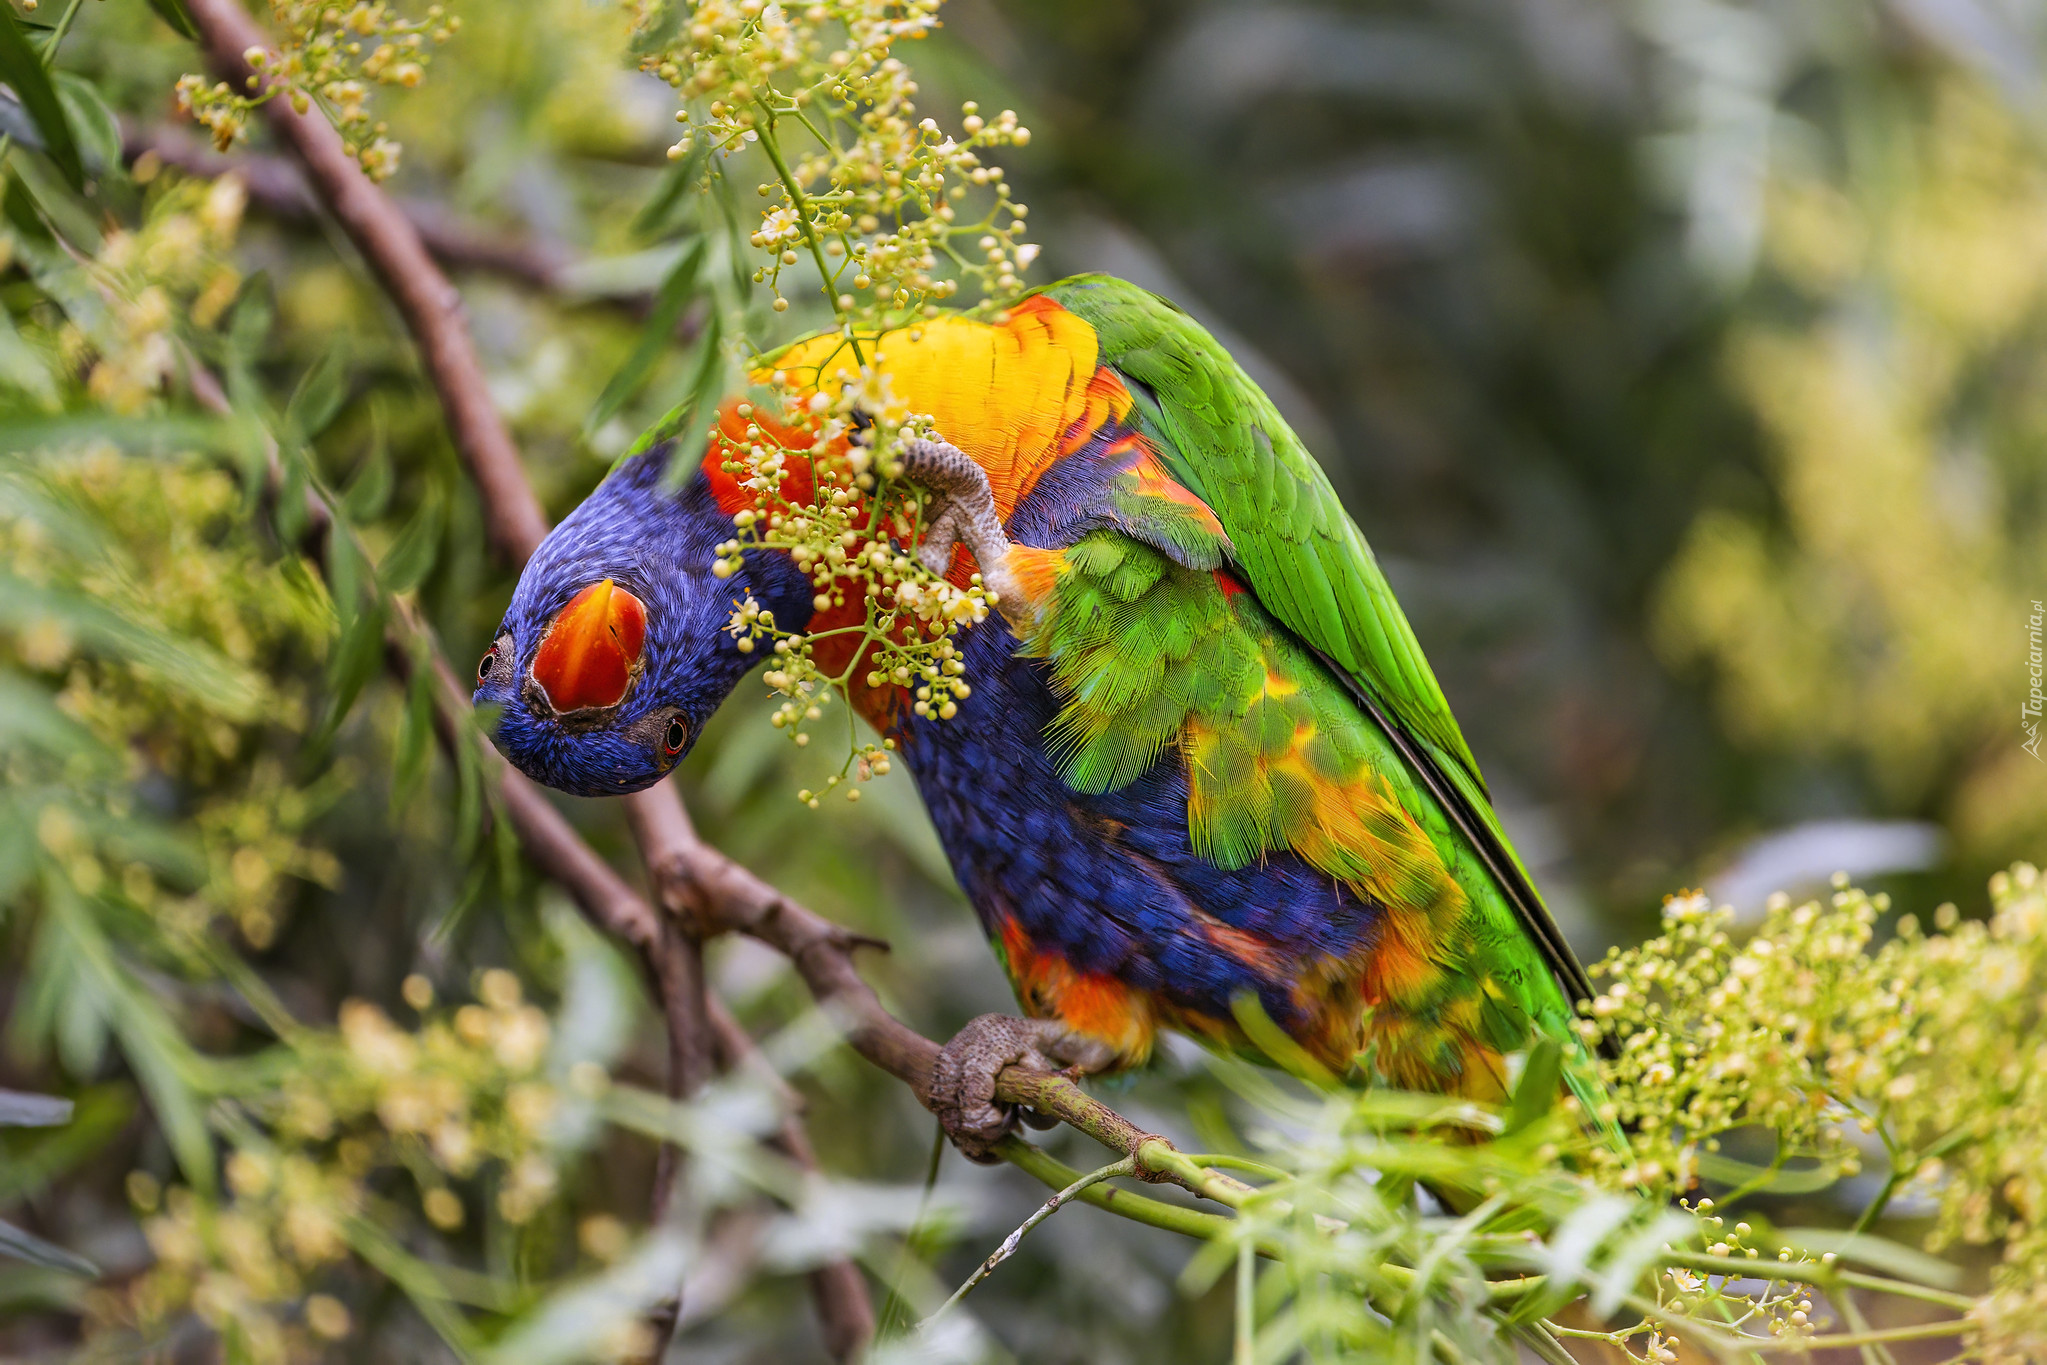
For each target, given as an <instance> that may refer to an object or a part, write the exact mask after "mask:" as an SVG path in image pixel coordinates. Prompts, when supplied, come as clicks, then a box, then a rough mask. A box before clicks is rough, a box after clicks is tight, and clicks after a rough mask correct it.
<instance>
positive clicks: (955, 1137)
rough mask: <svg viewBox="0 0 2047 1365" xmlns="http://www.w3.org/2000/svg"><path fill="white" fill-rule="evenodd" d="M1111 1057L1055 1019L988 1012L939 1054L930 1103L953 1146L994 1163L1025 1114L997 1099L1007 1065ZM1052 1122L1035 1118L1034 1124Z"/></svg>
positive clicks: (1095, 1062)
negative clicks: (997, 1087)
mask: <svg viewBox="0 0 2047 1365" xmlns="http://www.w3.org/2000/svg"><path fill="white" fill-rule="evenodd" d="M1108 1060H1109V1059H1108V1055H1107V1049H1105V1048H1103V1047H1102V1046H1101V1045H1100V1044H1098V1043H1093V1042H1090V1041H1088V1040H1086V1039H1083V1038H1080V1037H1078V1036H1077V1035H1075V1034H1073V1033H1072V1032H1070V1031H1069V1030H1068V1029H1067V1028H1066V1026H1065V1025H1064V1024H1061V1023H1058V1022H1056V1021H1054V1020H1050V1019H1016V1018H1012V1017H1011V1016H1009V1015H1006V1014H984V1015H981V1016H980V1017H978V1018H976V1019H972V1020H969V1021H968V1023H967V1026H966V1027H965V1028H963V1029H961V1030H960V1031H959V1032H958V1033H957V1034H956V1035H954V1037H953V1040H952V1041H951V1042H949V1043H947V1044H946V1045H945V1047H944V1049H943V1050H942V1051H941V1052H940V1053H939V1054H938V1061H937V1064H936V1065H934V1066H933V1067H932V1069H931V1107H932V1109H933V1110H934V1111H935V1112H936V1113H937V1115H938V1121H939V1123H940V1124H941V1125H943V1126H944V1128H945V1133H946V1136H947V1137H949V1138H951V1139H952V1144H953V1146H955V1147H957V1148H959V1149H960V1151H961V1152H962V1153H963V1154H964V1155H965V1156H966V1157H967V1159H968V1160H970V1161H976V1162H979V1163H980V1164H982V1165H984V1166H988V1165H993V1164H994V1163H995V1162H996V1161H997V1160H998V1158H997V1157H996V1156H995V1154H994V1149H995V1147H996V1144H998V1143H1000V1142H1001V1141H1002V1139H1004V1138H1005V1137H1008V1136H1009V1135H1010V1134H1011V1133H1013V1132H1015V1131H1016V1126H1017V1123H1018V1120H1019V1117H1020V1114H1021V1111H1020V1109H1019V1107H1018V1106H1016V1105H1008V1104H997V1103H996V1102H995V1078H996V1077H997V1076H999V1075H1001V1074H1002V1069H1003V1068H1004V1067H1008V1066H1019V1065H1021V1066H1029V1067H1036V1068H1038V1069H1039V1070H1041V1071H1057V1070H1058V1069H1059V1068H1061V1067H1062V1066H1078V1067H1080V1068H1081V1069H1083V1070H1086V1071H1097V1070H1100V1069H1101V1068H1102V1067H1103V1066H1104V1065H1106V1063H1107V1062H1108ZM1029 1117H1030V1118H1031V1119H1032V1120H1036V1118H1037V1116H1036V1115H1031V1116H1029ZM1049 1123H1050V1121H1049V1120H1048V1121H1044V1122H1042V1123H1041V1122H1036V1121H1034V1122H1032V1126H1033V1127H1040V1126H1049Z"/></svg>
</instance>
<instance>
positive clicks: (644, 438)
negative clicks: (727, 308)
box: [612, 312, 725, 491]
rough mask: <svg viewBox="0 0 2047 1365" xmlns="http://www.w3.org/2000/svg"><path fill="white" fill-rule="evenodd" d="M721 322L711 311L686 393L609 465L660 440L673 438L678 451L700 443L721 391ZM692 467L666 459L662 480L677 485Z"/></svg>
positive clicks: (708, 425)
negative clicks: (665, 468)
mask: <svg viewBox="0 0 2047 1365" xmlns="http://www.w3.org/2000/svg"><path fill="white" fill-rule="evenodd" d="M723 339H724V324H723V322H722V321H721V320H720V318H719V316H718V314H717V313H716V312H713V313H712V314H711V317H710V320H709V321H708V322H706V323H705V324H704V334H703V336H702V337H700V338H698V340H697V347H698V351H697V367H696V372H695V373H694V374H693V375H692V376H691V377H690V382H689V389H688V392H687V393H685V394H684V395H683V399H682V401H681V402H680V403H677V404H676V405H675V406H674V407H672V408H670V409H669V410H668V411H667V412H666V413H664V414H662V417H661V420H660V421H658V422H656V423H655V424H654V425H653V426H651V427H648V428H647V429H646V430H645V431H644V432H641V433H640V437H639V439H638V440H636V441H634V442H633V443H632V444H631V445H630V446H628V447H626V450H625V453H624V454H622V455H620V456H619V457H618V460H617V461H615V462H614V463H613V464H612V468H614V469H616V468H617V467H618V466H619V465H620V464H623V463H624V462H625V461H626V460H628V459H631V458H632V457H633V456H634V455H637V454H639V453H640V452H641V451H643V450H647V449H649V448H651V447H653V446H655V445H658V444H660V443H661V442H662V441H667V440H674V441H676V442H677V443H678V445H677V449H678V450H685V451H686V450H691V449H694V448H696V447H698V446H701V445H702V444H703V439H704V434H705V433H706V432H707V431H708V430H709V428H710V425H711V420H712V417H713V416H714V414H715V413H716V412H717V410H718V409H717V405H718V397H719V395H720V394H722V393H723V392H724V391H725V349H724V346H723V345H722V344H721V343H722V341H723ZM695 468H696V462H695V461H694V460H689V459H683V460H670V461H669V462H668V472H667V474H666V476H665V482H666V483H667V484H668V485H670V486H671V491H672V489H673V488H680V487H681V486H682V482H683V480H684V479H687V478H688V477H689V475H690V472H691V471H692V470H694V469H695Z"/></svg>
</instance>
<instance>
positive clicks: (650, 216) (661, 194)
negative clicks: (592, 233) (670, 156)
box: [631, 140, 711, 241]
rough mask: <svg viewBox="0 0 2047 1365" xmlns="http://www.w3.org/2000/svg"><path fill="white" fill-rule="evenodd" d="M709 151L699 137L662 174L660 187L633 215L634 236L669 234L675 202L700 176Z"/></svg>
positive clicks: (643, 238)
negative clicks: (686, 151)
mask: <svg viewBox="0 0 2047 1365" xmlns="http://www.w3.org/2000/svg"><path fill="white" fill-rule="evenodd" d="M710 155H711V148H710V144H709V143H708V142H707V141H703V140H699V143H698V145H697V146H696V147H695V148H693V149H691V151H690V154H689V155H688V156H686V157H684V158H683V159H682V160H680V161H678V162H676V163H675V164H674V165H673V166H670V167H669V168H668V172H667V174H665V175H663V176H662V177H661V184H660V187H659V188H657V189H656V190H655V191H654V197H653V198H651V199H649V200H648V201H647V202H646V203H645V204H644V205H643V206H642V207H641V208H640V211H639V212H638V213H636V214H634V215H633V222H632V228H631V231H632V235H633V236H634V237H637V238H638V239H640V240H641V241H654V240H658V239H659V238H661V237H664V236H666V235H667V234H668V231H669V220H670V219H671V217H672V216H674V213H675V206H676V205H677V204H679V203H681V202H682V197H683V195H684V194H686V193H687V192H688V191H689V188H690V187H691V186H692V185H694V184H696V183H697V181H698V180H699V179H700V178H701V177H702V176H703V173H704V163H705V162H706V161H707V160H709V159H710Z"/></svg>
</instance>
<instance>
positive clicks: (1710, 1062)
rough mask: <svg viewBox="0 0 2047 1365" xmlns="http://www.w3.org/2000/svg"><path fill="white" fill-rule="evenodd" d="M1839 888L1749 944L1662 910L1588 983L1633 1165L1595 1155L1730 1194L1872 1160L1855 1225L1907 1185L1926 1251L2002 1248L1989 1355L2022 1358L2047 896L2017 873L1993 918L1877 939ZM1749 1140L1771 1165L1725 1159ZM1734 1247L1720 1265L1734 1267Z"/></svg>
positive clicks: (1619, 1177)
mask: <svg viewBox="0 0 2047 1365" xmlns="http://www.w3.org/2000/svg"><path fill="white" fill-rule="evenodd" d="M1835 885H1836V888H1837V889H1836V890H1835V892H1834V894H1833V895H1832V896H1830V897H1829V898H1827V899H1826V900H1825V901H1812V902H1806V903H1803V904H1796V905H1794V904H1793V903H1792V902H1791V901H1790V900H1789V899H1788V898H1787V897H1784V896H1781V895H1779V896H1776V897H1773V898H1772V899H1771V901H1770V904H1769V908H1768V913H1767V915H1766V917H1765V919H1764V922H1763V924H1762V926H1761V927H1760V929H1759V930H1758V931H1757V932H1756V933H1755V934H1754V935H1753V936H1752V937H1750V938H1749V939H1748V940H1747V941H1746V942H1741V941H1738V939H1737V937H1736V935H1735V934H1734V932H1733V924H1732V919H1731V915H1730V913H1729V912H1728V911H1726V910H1724V909H1719V910H1716V909H1714V908H1712V907H1711V905H1710V903H1709V902H1708V900H1707V899H1706V898H1705V897H1704V896H1702V895H1683V896H1677V897H1673V898H1671V899H1670V901H1668V902H1667V903H1666V905H1665V907H1664V916H1663V933H1662V934H1661V935H1660V936H1659V937H1657V938H1655V939H1653V940H1651V941H1650V942H1649V943H1646V944H1644V945H1643V946H1641V947H1640V948H1635V949H1630V950H1628V951H1626V952H1617V953H1614V954H1612V955H1610V956H1609V957H1608V959H1607V960H1606V961H1605V962H1603V963H1601V964H1599V966H1598V967H1596V968H1595V969H1594V971H1595V975H1599V976H1603V977H1604V978H1606V979H1607V980H1608V981H1610V982H1611V984H1610V985H1608V986H1607V987H1606V988H1605V989H1604V990H1603V991H1602V992H1601V993H1600V994H1599V995H1598V996H1597V997H1596V998H1595V999H1594V1000H1593V1001H1592V1008H1591V1017H1590V1018H1589V1019H1587V1020H1586V1021H1585V1022H1584V1023H1583V1024H1582V1026H1581V1027H1582V1029H1583V1032H1584V1034H1585V1037H1586V1039H1587V1041H1588V1042H1596V1041H1598V1040H1599V1039H1601V1038H1602V1037H1604V1038H1611V1039H1612V1040H1614V1041H1615V1042H1616V1043H1618V1044H1619V1056H1618V1058H1617V1059H1616V1060H1613V1061H1609V1062H1606V1063H1604V1068H1605V1071H1606V1077H1607V1081H1608V1084H1609V1086H1610V1088H1611V1090H1612V1093H1613V1101H1612V1106H1613V1107H1612V1109H1611V1110H1610V1111H1609V1117H1612V1118H1615V1119H1618V1120H1619V1121H1620V1122H1622V1123H1623V1124H1625V1125H1627V1126H1628V1127H1629V1129H1630V1144H1631V1148H1632V1155H1631V1157H1630V1158H1628V1159H1623V1158H1621V1157H1618V1156H1615V1155H1612V1154H1605V1155H1604V1156H1602V1153H1601V1152H1599V1151H1597V1150H1595V1151H1594V1152H1593V1153H1592V1159H1593V1161H1594V1162H1595V1163H1600V1162H1601V1161H1602V1160H1603V1161H1604V1165H1605V1168H1606V1170H1605V1175H1606V1177H1607V1178H1609V1179H1612V1180H1615V1181H1617V1182H1618V1183H1621V1184H1624V1185H1629V1186H1635V1187H1639V1188H1642V1189H1646V1190H1649V1191H1651V1192H1654V1193H1658V1194H1666V1195H1667V1194H1670V1193H1674V1192H1677V1191H1682V1190H1684V1189H1686V1188H1689V1187H1691V1186H1692V1185H1693V1184H1694V1183H1695V1182H1696V1181H1698V1180H1701V1179H1710V1180H1713V1181H1715V1182H1718V1183H1720V1184H1725V1185H1731V1186H1733V1187H1734V1193H1733V1194H1732V1195H1730V1196H1728V1199H1730V1200H1731V1199H1733V1198H1738V1197H1741V1196H1743V1195H1745V1194H1747V1193H1750V1192H1753V1191H1756V1190H1762V1189H1767V1188H1769V1187H1770V1186H1771V1185H1772V1184H1773V1183H1774V1182H1775V1181H1776V1180H1777V1178H1778V1177H1780V1176H1782V1175H1784V1174H1786V1173H1787V1171H1790V1170H1794V1169H1795V1171H1796V1173H1797V1174H1798V1175H1799V1176H1800V1177H1801V1178H1802V1181H1803V1182H1804V1183H1807V1184H1810V1183H1811V1182H1812V1181H1814V1180H1818V1181H1821V1182H1824V1181H1826V1180H1828V1179H1830V1178H1834V1177H1841V1176H1848V1175H1853V1174H1855V1173H1856V1172H1857V1171H1858V1170H1859V1169H1860V1167H1861V1163H1862V1161H1863V1158H1864V1153H1865V1151H1868V1152H1875V1153H1877V1154H1878V1155H1879V1156H1880V1158H1881V1160H1882V1162H1883V1174H1884V1176H1885V1180H1884V1182H1883V1185H1882V1188H1881V1190H1880V1192H1879V1193H1878V1195H1877V1196H1876V1201H1875V1203H1874V1204H1873V1205H1872V1206H1870V1207H1869V1208H1868V1209H1866V1210H1865V1211H1864V1214H1863V1218H1862V1222H1863V1224H1864V1225H1865V1226H1867V1225H1870V1224H1873V1223H1874V1222H1875V1221H1876V1220H1877V1219H1878V1218H1880V1217H1881V1216H1882V1214H1883V1212H1884V1210H1885V1209H1886V1208H1887V1207H1888V1206H1889V1205H1890V1202H1891V1201H1892V1200H1893V1199H1894V1198H1895V1197H1896V1196H1897V1195H1898V1194H1899V1193H1901V1192H1910V1193H1915V1194H1919V1195H1922V1196H1924V1197H1926V1198H1928V1199H1930V1200H1931V1201H1933V1204H1934V1207H1935V1210H1936V1211H1935V1215H1934V1218H1933V1224H1932V1231H1931V1232H1930V1234H1928V1236H1927V1243H1928V1247H1929V1249H1930V1250H1934V1251H1939V1250H1941V1249H1943V1248H1944V1247H1946V1246H1948V1245H1950V1244H1952V1243H1955V1242H1965V1243H1973V1244H1992V1245H2001V1247H2002V1252H2003V1256H2002V1264H2001V1266H2000V1267H1999V1269H1998V1271H1997V1272H1996V1276H1995V1279H1994V1288H1995V1292H1994V1294H1993V1295H1992V1297H1991V1298H1990V1299H1989V1300H1987V1301H1986V1305H1985V1307H1984V1309H1983V1311H1982V1313H1981V1314H1979V1317H1980V1318H1981V1319H1982V1320H1983V1321H1984V1322H1985V1323H1986V1324H1990V1326H1989V1327H1988V1328H1987V1329H1986V1332H1987V1335H1988V1336H1989V1338H1990V1341H1991V1344H1992V1346H1993V1347H1995V1348H1998V1349H2006V1350H2008V1353H2009V1355H2010V1358H2012V1359H2020V1358H2030V1355H2029V1353H2032V1352H2035V1351H2036V1348H2037V1347H2038V1346H2039V1344H2040V1343H2041V1342H2042V1341H2043V1340H2047V1293H2043V1292H2042V1290H2041V1289H2040V1286H2041V1285H2042V1284H2047V1174H2043V1172H2047V1065H2042V1062H2043V1058H2042V1057H2041V1056H2040V1055H2038V1043H2037V1041H2034V1042H2030V1043H2028V1042H2025V1041H2024V1040H2038V1039H2039V1038H2040V1037H2041V1036H2042V1030H2043V1026H2047V883H2043V881H2042V879H2041V877H2040V875H2039V873H2038V871H2037V870H2036V869H2035V868H2034V867H2033V866H2032V865H2030V864H2026V863H2021V864H2018V865H2016V866H2015V867H2013V868H2012V869H2011V870H2010V871H2009V872H2007V873H2000V874H1998V876H1997V877H1996V878H1994V879H1993V880H1992V882H1991V887H1990V890H1991V900H1992V905H1993V913H1992V915H1991V917H1990V918H1989V920H1988V921H1987V922H1979V921H1968V922H1965V921H1963V920H1962V919H1961V917H1960V915H1959V913H1958V912H1957V911H1956V909H1955V907H1954V906H1952V905H1944V906H1942V907H1940V909H1939V911H1938V912H1937V913H1936V914H1935V916H1934V923H1935V927H1936V928H1937V929H1938V930H1940V932H1938V933H1933V934H1928V933H1926V932H1924V931H1923V930H1922V928H1921V926H1920V925H1919V923H1918V921H1917V919H1916V918H1915V917H1913V916H1909V915H1908V916H1904V917H1902V918H1901V919H1900V920H1899V921H1898V923H1897V925H1896V933H1895V935H1894V936H1893V937H1892V938H1891V939H1890V940H1889V941H1888V942H1885V943H1882V944H1881V945H1880V946H1875V938H1876V932H1877V927H1878V923H1879V920H1880V918H1881V916H1882V915H1883V914H1884V912H1885V911H1886V910H1887V909H1888V908H1889V907H1888V902H1887V901H1886V898H1885V897H1883V896H1881V895H1878V896H1870V895H1866V894H1864V893H1863V892H1861V891H1859V890H1856V889H1854V888H1852V887H1850V886H1848V885H1847V879H1846V878H1845V877H1836V878H1835ZM1743 1129H1747V1130H1752V1131H1753V1132H1754V1133H1757V1134H1760V1135H1761V1136H1763V1137H1765V1138H1766V1139H1768V1140H1770V1141H1773V1142H1774V1145H1775V1153H1774V1156H1772V1157H1770V1158H1769V1160H1768V1161H1767V1164H1764V1165H1760V1166H1757V1165H1745V1164H1743V1163H1740V1162H1736V1161H1733V1160H1731V1159H1729V1158H1728V1157H1727V1156H1726V1155H1724V1154H1723V1153H1722V1149H1721V1148H1722V1139H1723V1138H1726V1137H1731V1136H1732V1135H1734V1134H1735V1133H1736V1132H1737V1131H1739V1130H1743ZM1793 1163H1797V1165H1796V1166H1795V1167H1794V1166H1793ZM1702 1206H1703V1204H1702ZM1728 1246H1729V1247H1731V1248H1733V1250H1732V1251H1731V1252H1730V1251H1723V1250H1721V1249H1720V1248H1719V1247H1715V1248H1713V1249H1712V1250H1713V1254H1715V1255H1726V1254H1745V1253H1743V1252H1742V1251H1741V1250H1740V1244H1739V1242H1738V1241H1731V1242H1729V1243H1728ZM1793 1325H1794V1326H1795V1325H1797V1324H1796V1323H1793ZM2000 1341H2001V1342H2003V1343H2004V1346H2003V1347H1998V1346H1997V1344H1998V1343H1999V1342H2000ZM1993 1354H1995V1351H1993Z"/></svg>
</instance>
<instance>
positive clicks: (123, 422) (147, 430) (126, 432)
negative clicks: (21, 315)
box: [0, 412, 249, 456]
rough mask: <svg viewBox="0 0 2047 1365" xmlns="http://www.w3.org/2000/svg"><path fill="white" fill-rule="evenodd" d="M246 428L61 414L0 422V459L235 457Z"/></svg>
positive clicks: (185, 419) (207, 420)
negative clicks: (101, 449) (76, 452)
mask: <svg viewBox="0 0 2047 1365" xmlns="http://www.w3.org/2000/svg"><path fill="white" fill-rule="evenodd" d="M248 438H249V432H248V428H247V426H246V425H245V424H244V423H242V422H240V421H237V420H235V419H233V418H226V417H189V416H177V415H171V414H165V415H162V416H156V417H118V416H115V415H114V414H112V413H108V412H81V413H67V414H65V415H64V416H61V417H43V418H33V419H29V420H26V421H15V422H4V423H0V454H23V453H27V452H30V451H37V450H63V449H67V448H70V449H75V448H77V447H80V446H93V445H111V446H114V447H116V448H117V449H119V450H121V451H123V452H125V453H127V454H130V455H150V456H163V455H173V454H181V453H184V452H187V451H199V452H208V453H217V454H223V455H226V454H236V453H239V452H240V451H241V450H242V449H243V447H244V446H245V445H246V444H247V442H248Z"/></svg>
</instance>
